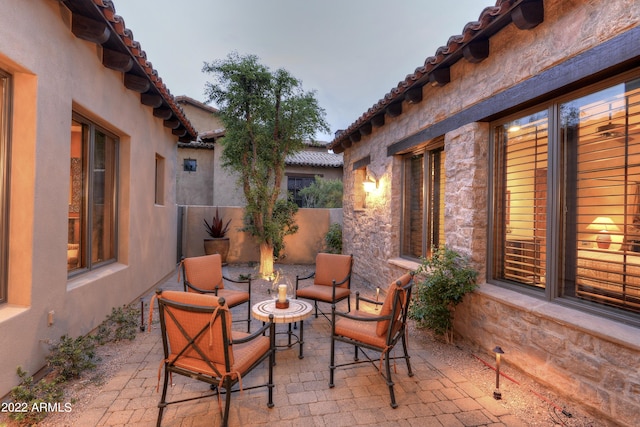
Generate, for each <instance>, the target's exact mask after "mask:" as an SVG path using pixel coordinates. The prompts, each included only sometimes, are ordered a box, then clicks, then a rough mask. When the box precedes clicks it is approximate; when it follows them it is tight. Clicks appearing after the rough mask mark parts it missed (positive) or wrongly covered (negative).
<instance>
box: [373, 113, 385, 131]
mask: <svg viewBox="0 0 640 427" xmlns="http://www.w3.org/2000/svg"><path fill="white" fill-rule="evenodd" d="M371 124H372V125H374V126H375V127H377V128H379V127H380V126H384V113H380V114H376V115H375V116H373V117H372V118H371Z"/></svg>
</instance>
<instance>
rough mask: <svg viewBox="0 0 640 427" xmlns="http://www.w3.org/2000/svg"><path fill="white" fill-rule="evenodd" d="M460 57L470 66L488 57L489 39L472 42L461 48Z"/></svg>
mask: <svg viewBox="0 0 640 427" xmlns="http://www.w3.org/2000/svg"><path fill="white" fill-rule="evenodd" d="M462 55H463V56H464V58H465V59H466V60H467V61H469V62H471V63H472V64H477V63H478V62H481V61H483V60H485V59H487V58H488V57H489V39H478V40H472V41H470V42H469V43H467V44H466V45H465V46H464V47H463V48H462Z"/></svg>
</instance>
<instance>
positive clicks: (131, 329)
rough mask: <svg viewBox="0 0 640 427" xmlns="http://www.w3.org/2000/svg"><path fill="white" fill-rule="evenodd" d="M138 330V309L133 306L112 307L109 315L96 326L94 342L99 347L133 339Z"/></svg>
mask: <svg viewBox="0 0 640 427" xmlns="http://www.w3.org/2000/svg"><path fill="white" fill-rule="evenodd" d="M139 328H140V309H139V308H137V307H136V306H135V305H123V306H122V307H113V309H112V310H111V314H110V315H109V316H108V317H107V319H106V320H105V321H104V322H102V323H101V324H100V326H98V330H97V332H96V335H95V340H96V342H97V343H98V344H99V345H103V344H106V343H108V342H111V341H122V340H125V339H126V340H129V341H132V340H133V339H135V337H136V334H137V333H138V329H139Z"/></svg>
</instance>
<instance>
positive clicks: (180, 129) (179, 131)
mask: <svg viewBox="0 0 640 427" xmlns="http://www.w3.org/2000/svg"><path fill="white" fill-rule="evenodd" d="M171 133H172V134H173V135H175V136H185V135H186V134H187V129H185V128H184V127H183V126H180V127H178V128H177V129H174V130H172V131H171ZM187 142H190V141H187Z"/></svg>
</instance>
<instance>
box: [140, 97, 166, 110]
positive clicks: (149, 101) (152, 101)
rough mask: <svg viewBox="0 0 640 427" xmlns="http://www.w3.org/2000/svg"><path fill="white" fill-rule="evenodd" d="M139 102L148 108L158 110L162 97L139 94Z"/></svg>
mask: <svg viewBox="0 0 640 427" xmlns="http://www.w3.org/2000/svg"><path fill="white" fill-rule="evenodd" d="M140 102H141V103H142V104H143V105H147V106H149V107H153V108H158V107H160V106H161V105H162V97H161V96H160V95H156V94H154V93H142V94H140Z"/></svg>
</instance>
